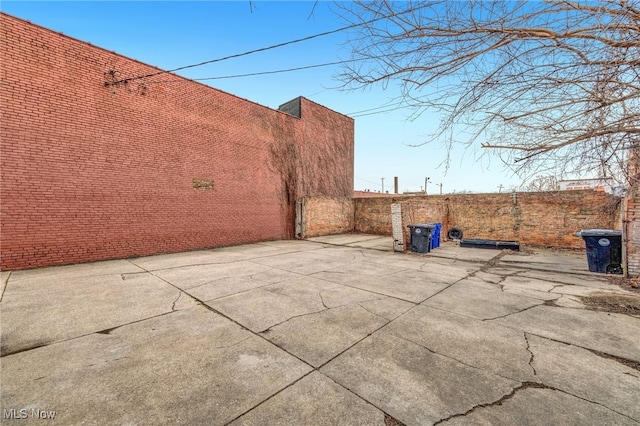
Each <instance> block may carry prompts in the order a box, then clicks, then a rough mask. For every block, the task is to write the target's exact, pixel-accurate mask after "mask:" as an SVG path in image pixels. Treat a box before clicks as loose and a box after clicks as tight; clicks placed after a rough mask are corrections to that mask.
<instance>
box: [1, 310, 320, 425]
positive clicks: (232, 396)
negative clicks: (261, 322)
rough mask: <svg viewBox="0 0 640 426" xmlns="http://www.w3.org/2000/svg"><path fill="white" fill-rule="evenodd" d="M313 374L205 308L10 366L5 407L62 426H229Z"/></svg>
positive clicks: (5, 363) (6, 365)
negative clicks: (47, 413)
mask: <svg viewBox="0 0 640 426" xmlns="http://www.w3.org/2000/svg"><path fill="white" fill-rule="evenodd" d="M310 370H311V369H310V367H309V366H307V365H305V364H304V363H302V362H300V361H299V360H297V359H295V358H294V357H292V356H291V355H288V354H286V353H285V352H283V351H281V350H280V349H277V348H276V347H275V346H273V345H272V344H270V343H268V342H266V341H265V340H263V339H261V338H259V337H256V336H255V335H253V334H252V333H250V332H248V331H246V330H242V329H241V328H240V327H238V326H237V325H235V324H233V323H231V322H230V321H228V320H226V319H224V318H222V317H221V316H219V315H217V314H215V313H213V312H210V311H208V310H206V309H205V308H203V307H194V308H191V309H185V310H182V311H176V312H172V313H170V314H167V315H163V316H161V317H156V318H152V319H148V320H145V321H141V322H138V323H136V324H131V325H127V326H123V327H121V328H118V329H116V330H113V331H111V332H110V333H108V334H91V335H88V336H84V337H80V338H77V339H73V340H69V341H65V342H61V343H58V344H53V345H49V346H47V347H44V348H39V349H35V350H32V351H28V352H23V353H19V354H15V355H11V356H7V357H3V358H2V373H1V374H2V396H1V399H2V407H3V408H5V409H8V408H15V409H22V408H28V409H29V410H30V409H31V408H35V409H42V410H53V411H55V412H56V417H55V421H56V422H57V423H60V424H80V423H82V424H184V425H190V424H212V425H223V424H226V423H228V422H229V421H231V420H233V419H234V418H237V417H238V416H239V415H241V414H243V413H245V412H247V411H248V410H250V409H251V408H253V407H254V406H256V405H258V404H260V403H261V402H263V401H265V400H267V399H268V398H270V397H271V396H272V395H274V394H276V393H277V392H279V391H281V390H282V389H284V388H285V387H287V386H288V385H290V384H292V383H294V382H295V381H296V380H298V379H299V378H301V377H303V376H304V375H306V374H307V373H308V372H309V371H310Z"/></svg>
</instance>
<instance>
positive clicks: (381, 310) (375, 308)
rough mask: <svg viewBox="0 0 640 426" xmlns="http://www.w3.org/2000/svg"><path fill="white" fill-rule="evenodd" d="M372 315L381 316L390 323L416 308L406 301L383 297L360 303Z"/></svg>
mask: <svg viewBox="0 0 640 426" xmlns="http://www.w3.org/2000/svg"><path fill="white" fill-rule="evenodd" d="M358 304H359V305H360V306H362V307H363V308H365V309H366V310H367V311H369V312H371V313H372V314H375V315H378V316H381V317H383V318H386V319H388V320H389V321H391V320H394V319H396V318H397V317H399V316H400V315H402V314H404V313H405V312H407V311H408V310H409V309H411V308H413V307H414V306H416V305H415V304H414V303H410V302H405V301H404V300H398V299H392V298H390V297H383V298H380V299H375V300H368V301H362V302H359V303H358Z"/></svg>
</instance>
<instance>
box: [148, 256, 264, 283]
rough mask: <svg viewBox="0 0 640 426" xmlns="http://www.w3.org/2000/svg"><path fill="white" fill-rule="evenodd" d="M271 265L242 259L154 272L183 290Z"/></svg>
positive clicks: (248, 274) (261, 269)
mask: <svg viewBox="0 0 640 426" xmlns="http://www.w3.org/2000/svg"><path fill="white" fill-rule="evenodd" d="M270 269H272V268H270V267H269V266H265V265H259V264H256V263H253V262H249V261H245V260H240V261H237V262H230V263H217V264H208V265H193V266H182V267H177V268H171V269H160V270H156V271H153V274H154V275H155V276H157V277H160V278H162V279H163V280H166V281H168V282H170V283H171V284H173V285H175V286H176V287H179V288H181V289H183V290H186V289H190V288H193V287H198V286H201V285H205V284H209V283H212V282H215V281H217V280H221V279H223V278H229V277H247V276H251V275H255V274H259V273H261V272H266V271H268V270H270Z"/></svg>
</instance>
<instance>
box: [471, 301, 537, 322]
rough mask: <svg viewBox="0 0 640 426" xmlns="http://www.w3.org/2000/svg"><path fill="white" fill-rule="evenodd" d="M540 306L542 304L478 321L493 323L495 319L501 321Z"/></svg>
mask: <svg viewBox="0 0 640 426" xmlns="http://www.w3.org/2000/svg"><path fill="white" fill-rule="evenodd" d="M535 300H539V299H535ZM540 305H544V303H538V304H536V305H533V306H528V307H526V308H524V309H520V310H518V311H516V312H511V313H508V314H504V315H500V316H498V317H494V318H484V319H481V320H480V321H493V320H497V319H501V318H506V317H508V316H511V315H516V314H519V313H522V312H524V311H528V310H529V309H532V308H535V307H536V306H540Z"/></svg>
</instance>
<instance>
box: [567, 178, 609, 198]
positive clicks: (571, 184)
mask: <svg viewBox="0 0 640 426" xmlns="http://www.w3.org/2000/svg"><path fill="white" fill-rule="evenodd" d="M558 185H559V186H560V191H579V190H585V189H591V190H593V191H602V192H606V193H609V194H614V193H617V191H618V188H617V185H616V183H615V181H614V180H613V179H611V178H599V179H567V180H561V181H560V182H558Z"/></svg>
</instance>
